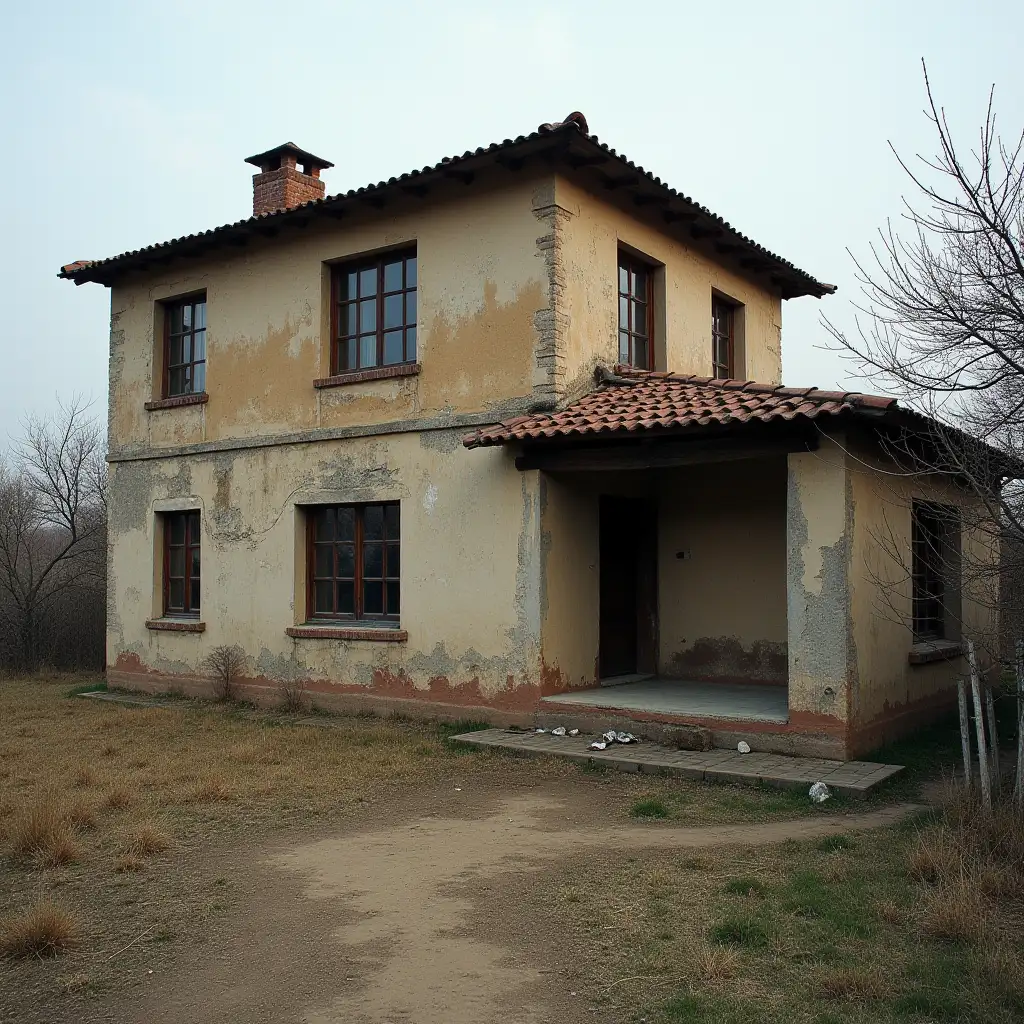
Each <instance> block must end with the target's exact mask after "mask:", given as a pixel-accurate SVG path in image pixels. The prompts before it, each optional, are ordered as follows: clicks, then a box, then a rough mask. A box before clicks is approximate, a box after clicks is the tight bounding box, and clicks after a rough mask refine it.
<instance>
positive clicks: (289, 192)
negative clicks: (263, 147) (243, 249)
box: [245, 142, 334, 217]
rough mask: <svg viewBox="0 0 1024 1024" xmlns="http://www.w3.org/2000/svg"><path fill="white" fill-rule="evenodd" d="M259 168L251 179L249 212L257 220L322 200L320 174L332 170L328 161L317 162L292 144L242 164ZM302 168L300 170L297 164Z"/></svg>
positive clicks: (269, 151) (289, 143) (322, 188)
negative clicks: (250, 205)
mask: <svg viewBox="0 0 1024 1024" xmlns="http://www.w3.org/2000/svg"><path fill="white" fill-rule="evenodd" d="M245 162H246V163H247V164H253V165H255V166H256V167H258V168H259V169H260V173H259V174H254V175H253V176H252V213H253V216H254V217H259V216H261V215H262V214H264V213H273V212H274V211H275V210H290V209H291V208H292V207H293V206H301V205H302V204H303V203H308V202H309V201H310V200H311V199H323V197H324V183H323V182H322V181H321V180H320V172H321V171H322V170H324V169H325V168H327V167H333V166H334V164H332V163H331V162H330V161H329V160H321V159H320V157H318V156H313V154H312V153H307V152H306V151H305V150H304V149H299V147H298V146H296V145H295V143H294V142H286V143H285V144H284V145H283V146H275V147H274V148H273V149H268V150H267V152H266V153H257V154H256V156H250V157H248V158H247V159H246V161H245ZM300 164H301V165H302V170H301V171H300V170H299V169H298V165H300Z"/></svg>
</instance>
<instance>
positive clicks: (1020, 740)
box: [1013, 640, 1024, 809]
mask: <svg viewBox="0 0 1024 1024" xmlns="http://www.w3.org/2000/svg"><path fill="white" fill-rule="evenodd" d="M1016 655H1017V657H1016V659H1015V666H1014V667H1015V668H1016V670H1017V782H1016V784H1015V786H1014V790H1013V798H1014V801H1015V803H1016V804H1017V807H1018V809H1024V642H1022V641H1020V640H1018V641H1017V644H1016Z"/></svg>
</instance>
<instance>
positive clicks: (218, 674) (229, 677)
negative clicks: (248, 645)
mask: <svg viewBox="0 0 1024 1024" xmlns="http://www.w3.org/2000/svg"><path fill="white" fill-rule="evenodd" d="M203 665H204V667H205V668H206V669H207V671H208V672H209V673H210V675H211V676H212V677H213V691H214V695H215V696H216V698H217V699H218V700H234V698H235V686H236V685H237V681H238V680H239V679H240V678H241V676H242V672H243V670H244V669H245V652H244V651H243V650H242V648H241V647H238V646H237V645H233V644H232V645H229V644H221V645H220V646H219V647H214V649H213V650H212V651H210V653H209V654H208V655H207V656H206V657H205V658H204V659H203Z"/></svg>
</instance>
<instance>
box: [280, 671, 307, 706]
mask: <svg viewBox="0 0 1024 1024" xmlns="http://www.w3.org/2000/svg"><path fill="white" fill-rule="evenodd" d="M277 692H278V694H279V695H280V698H281V710H282V711H287V712H289V713H290V714H297V713H299V712H300V711H305V710H306V708H307V707H308V706H309V697H308V696H307V694H306V680H305V679H292V680H288V681H286V682H283V683H281V685H280V686H279V687H278V691H277Z"/></svg>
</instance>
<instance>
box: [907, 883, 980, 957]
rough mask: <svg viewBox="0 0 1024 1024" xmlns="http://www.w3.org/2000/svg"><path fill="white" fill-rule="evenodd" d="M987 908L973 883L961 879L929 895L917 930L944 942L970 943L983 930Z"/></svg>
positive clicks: (978, 889)
mask: <svg viewBox="0 0 1024 1024" xmlns="http://www.w3.org/2000/svg"><path fill="white" fill-rule="evenodd" d="M987 916H988V914H987V906H986V902H985V898H984V896H983V895H982V893H981V890H980V888H979V887H978V885H977V883H975V882H973V881H972V880H971V879H968V878H964V879H961V880H960V881H958V882H954V883H953V884H951V885H943V886H941V887H940V888H937V889H934V890H932V891H931V892H929V893H928V894H927V896H926V898H925V902H924V908H923V911H922V914H921V930H922V931H923V932H924V933H925V935H928V936H930V937H931V938H933V939H940V940H942V941H945V942H974V941H976V940H977V939H979V938H980V937H981V936H982V934H983V933H984V931H985V925H986V918H987Z"/></svg>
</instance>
